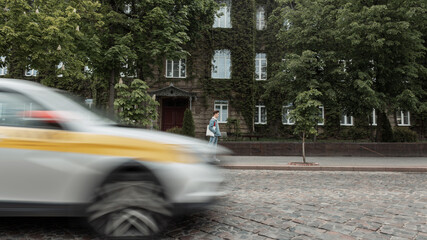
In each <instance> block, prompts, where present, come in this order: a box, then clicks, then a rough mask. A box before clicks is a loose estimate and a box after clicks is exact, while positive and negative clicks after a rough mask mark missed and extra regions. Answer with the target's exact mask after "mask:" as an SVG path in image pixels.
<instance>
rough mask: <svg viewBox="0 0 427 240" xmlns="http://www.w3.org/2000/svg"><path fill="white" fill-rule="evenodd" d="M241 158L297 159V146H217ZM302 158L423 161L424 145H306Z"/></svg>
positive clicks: (292, 144) (270, 144) (252, 143)
mask: <svg viewBox="0 0 427 240" xmlns="http://www.w3.org/2000/svg"><path fill="white" fill-rule="evenodd" d="M220 145H222V146H224V147H227V148H229V149H231V150H232V151H233V152H234V154H235V155H241V156H300V155H301V143H282V142H220ZM305 146H306V156H353V157H427V143H306V145H305Z"/></svg>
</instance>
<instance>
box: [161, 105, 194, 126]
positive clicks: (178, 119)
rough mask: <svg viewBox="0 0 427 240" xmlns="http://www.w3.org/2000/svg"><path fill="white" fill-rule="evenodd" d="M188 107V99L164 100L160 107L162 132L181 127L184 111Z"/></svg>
mask: <svg viewBox="0 0 427 240" xmlns="http://www.w3.org/2000/svg"><path fill="white" fill-rule="evenodd" d="M187 107H188V99H185V98H165V99H163V107H162V131H166V130H168V129H170V128H173V127H182V122H183V119H184V112H185V109H187Z"/></svg>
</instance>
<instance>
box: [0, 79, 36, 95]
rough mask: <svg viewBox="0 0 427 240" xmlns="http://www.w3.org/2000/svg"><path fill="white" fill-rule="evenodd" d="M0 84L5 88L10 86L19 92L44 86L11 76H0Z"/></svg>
mask: <svg viewBox="0 0 427 240" xmlns="http://www.w3.org/2000/svg"><path fill="white" fill-rule="evenodd" d="M0 86H1V87H5V88H12V89H14V90H17V91H19V92H21V91H27V90H36V89H43V88H44V87H43V86H42V85H40V84H38V83H36V82H31V81H27V80H21V79H13V78H0Z"/></svg>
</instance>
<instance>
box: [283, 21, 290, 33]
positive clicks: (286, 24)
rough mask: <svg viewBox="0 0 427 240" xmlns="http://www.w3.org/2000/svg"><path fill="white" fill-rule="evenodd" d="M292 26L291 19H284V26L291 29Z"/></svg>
mask: <svg viewBox="0 0 427 240" xmlns="http://www.w3.org/2000/svg"><path fill="white" fill-rule="evenodd" d="M291 26H292V23H291V21H289V19H284V20H283V27H284V28H285V29H286V31H287V30H289V29H290V28H291Z"/></svg>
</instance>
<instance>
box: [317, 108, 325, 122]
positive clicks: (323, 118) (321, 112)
mask: <svg viewBox="0 0 427 240" xmlns="http://www.w3.org/2000/svg"><path fill="white" fill-rule="evenodd" d="M319 109H320V114H321V115H322V122H318V123H317V125H318V126H323V125H325V107H324V106H319Z"/></svg>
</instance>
